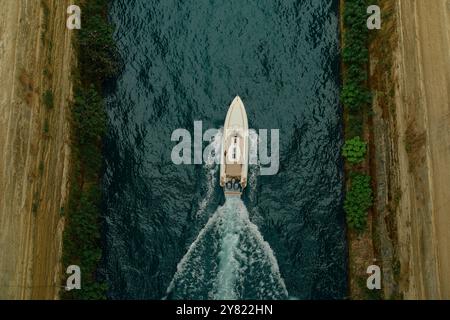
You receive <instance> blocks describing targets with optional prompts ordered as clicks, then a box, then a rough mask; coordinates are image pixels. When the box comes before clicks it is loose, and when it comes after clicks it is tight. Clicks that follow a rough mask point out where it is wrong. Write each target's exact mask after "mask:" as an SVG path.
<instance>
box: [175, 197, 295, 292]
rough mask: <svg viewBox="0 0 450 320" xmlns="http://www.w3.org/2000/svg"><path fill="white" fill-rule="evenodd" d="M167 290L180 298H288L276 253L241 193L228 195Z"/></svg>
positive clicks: (185, 257)
mask: <svg viewBox="0 0 450 320" xmlns="http://www.w3.org/2000/svg"><path fill="white" fill-rule="evenodd" d="M167 294H168V296H169V295H171V297H174V298H177V299H178V298H181V299H202V298H209V299H243V298H253V299H280V298H287V297H288V295H287V290H286V286H285V284H284V281H283V279H282V278H281V274H280V271H279V268H278V263H277V261H276V258H275V256H274V254H273V251H272V249H271V248H270V246H269V244H268V243H267V242H266V241H264V239H263V237H262V235H261V234H260V232H259V230H258V228H257V226H256V225H255V224H253V223H252V222H251V221H250V219H249V215H248V211H247V208H246V207H245V205H244V203H243V201H242V200H241V199H240V198H239V197H228V198H226V201H225V204H224V205H223V206H222V207H219V208H218V209H217V211H216V212H215V213H214V214H213V215H212V216H211V218H210V219H209V221H208V222H207V224H206V225H205V227H204V228H203V229H202V230H201V231H200V233H199V235H198V237H197V238H196V239H195V241H194V242H193V243H192V244H191V246H190V247H189V250H188V252H187V253H186V255H185V256H184V257H183V258H182V259H181V261H180V263H179V264H178V266H177V271H176V273H175V275H174V277H173V279H172V282H171V283H170V285H169V288H168V289H167ZM243 295H245V296H243Z"/></svg>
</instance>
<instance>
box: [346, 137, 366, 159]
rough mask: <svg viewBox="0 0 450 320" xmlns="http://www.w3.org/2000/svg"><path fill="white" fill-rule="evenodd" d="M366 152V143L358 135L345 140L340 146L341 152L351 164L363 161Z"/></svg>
mask: <svg viewBox="0 0 450 320" xmlns="http://www.w3.org/2000/svg"><path fill="white" fill-rule="evenodd" d="M366 152H367V144H366V143H365V142H364V141H363V140H362V139H361V138H360V137H359V136H358V137H354V138H353V139H350V140H347V141H346V142H345V144H344V147H343V148H342V154H343V156H344V157H345V158H346V159H347V161H348V162H350V163H351V164H358V163H361V162H363V161H364V158H365V156H366Z"/></svg>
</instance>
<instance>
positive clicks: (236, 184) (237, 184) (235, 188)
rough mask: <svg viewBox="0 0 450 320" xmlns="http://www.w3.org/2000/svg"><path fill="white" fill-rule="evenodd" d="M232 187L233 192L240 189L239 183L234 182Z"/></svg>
mask: <svg viewBox="0 0 450 320" xmlns="http://www.w3.org/2000/svg"><path fill="white" fill-rule="evenodd" d="M233 187H234V190H236V191H237V190H239V187H240V186H239V182H235V183H234V185H233Z"/></svg>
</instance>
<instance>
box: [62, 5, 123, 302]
mask: <svg viewBox="0 0 450 320" xmlns="http://www.w3.org/2000/svg"><path fill="white" fill-rule="evenodd" d="M107 2H108V1H107V0H89V1H84V2H82V3H81V5H80V7H81V10H82V29H81V30H74V31H72V32H74V38H75V39H74V44H75V48H76V53H77V60H78V67H77V68H76V69H74V70H73V74H74V77H73V78H74V101H73V103H72V105H71V136H72V147H71V149H72V168H71V181H70V195H69V200H68V207H67V208H61V213H62V214H63V215H64V216H65V219H66V224H65V229H64V237H63V257H62V260H63V261H62V263H63V270H64V271H65V270H66V268H67V267H68V266H69V265H78V266H79V267H80V269H81V290H72V291H70V292H67V291H65V290H63V291H62V292H61V298H63V299H104V298H106V290H107V286H106V284H105V283H102V282H101V281H99V280H98V275H97V268H98V265H99V262H100V259H101V255H102V250H101V243H100V235H101V209H100V205H101V165H102V150H101V146H102V138H103V136H104V135H105V132H106V125H107V117H106V110H105V104H104V100H103V98H102V84H103V82H104V81H105V80H107V79H109V78H112V77H114V75H116V74H117V72H118V70H119V59H118V54H117V49H116V45H115V42H114V39H113V28H112V26H111V25H110V24H109V23H108V19H107ZM66 277H67V275H64V277H63V280H62V281H63V286H64V285H65V283H66V279H67V278H66Z"/></svg>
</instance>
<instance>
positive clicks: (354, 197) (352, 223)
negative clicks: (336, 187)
mask: <svg viewBox="0 0 450 320" xmlns="http://www.w3.org/2000/svg"><path fill="white" fill-rule="evenodd" d="M372 201H373V197H372V188H371V186H370V176H367V175H363V174H359V173H354V174H353V175H352V177H351V182H350V190H348V192H347V194H346V198H345V201H344V210H345V213H346V216H347V224H348V226H349V227H350V228H351V229H354V230H356V231H363V230H364V229H365V227H366V224H367V211H368V210H369V208H370V207H371V206H372Z"/></svg>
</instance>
